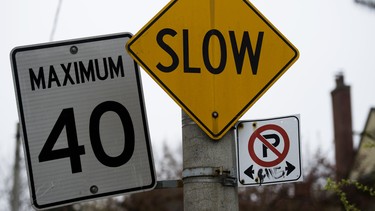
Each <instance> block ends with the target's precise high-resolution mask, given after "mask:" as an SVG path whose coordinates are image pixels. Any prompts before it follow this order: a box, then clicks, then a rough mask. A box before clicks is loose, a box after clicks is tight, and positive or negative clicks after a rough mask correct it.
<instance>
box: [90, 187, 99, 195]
mask: <svg viewBox="0 0 375 211" xmlns="http://www.w3.org/2000/svg"><path fill="white" fill-rule="evenodd" d="M98 191H99V188H98V186H96V185H93V186H91V187H90V192H91V193H92V194H96V193H98Z"/></svg>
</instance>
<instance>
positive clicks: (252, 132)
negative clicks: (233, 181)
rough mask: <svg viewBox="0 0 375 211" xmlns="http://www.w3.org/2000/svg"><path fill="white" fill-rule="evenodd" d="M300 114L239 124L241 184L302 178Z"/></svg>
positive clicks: (267, 182)
mask: <svg viewBox="0 0 375 211" xmlns="http://www.w3.org/2000/svg"><path fill="white" fill-rule="evenodd" d="M299 127H300V126H299V115H296V116H288V117H280V118H273V119H266V120H255V121H240V122H238V124H237V125H236V136H237V151H238V158H237V164H238V168H237V169H238V182H239V183H238V184H239V186H240V187H241V186H242V187H243V186H253V185H267V184H277V183H286V182H297V181H302V179H303V178H302V168H301V152H300V132H299Z"/></svg>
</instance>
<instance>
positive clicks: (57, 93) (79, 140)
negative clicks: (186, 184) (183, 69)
mask: <svg viewBox="0 0 375 211" xmlns="http://www.w3.org/2000/svg"><path fill="white" fill-rule="evenodd" d="M130 37H131V34H128V33H124V34H115V35H107V36H100V37H91V38H86V39H78V40H69V41H62V42H54V43H46V44H40V45H33V46H23V47H17V48H15V49H14V50H13V51H12V53H11V60H12V68H13V76H14V84H15V90H16V97H17V101H18V111H19V117H20V122H21V126H22V135H23V140H24V149H25V153H26V160H27V169H28V176H29V183H30V193H31V194H30V195H31V198H32V204H33V206H34V207H36V208H38V209H42V208H43V209H44V208H51V207H55V206H61V205H65V204H70V203H74V202H79V201H84V200H89V199H95V198H100V197H105V196H113V195H119V194H123V193H129V192H136V191H143V190H148V189H152V188H154V186H155V185H156V178H155V173H154V164H153V158H152V151H151V144H150V140H149V134H148V125H147V118H146V112H145V109H144V101H143V92H142V85H141V78H140V74H139V69H138V66H137V64H136V63H135V62H134V61H133V60H132V59H131V57H130V56H129V55H128V54H127V53H126V52H125V51H124V46H125V43H126V42H127V41H128V40H129V38H130Z"/></svg>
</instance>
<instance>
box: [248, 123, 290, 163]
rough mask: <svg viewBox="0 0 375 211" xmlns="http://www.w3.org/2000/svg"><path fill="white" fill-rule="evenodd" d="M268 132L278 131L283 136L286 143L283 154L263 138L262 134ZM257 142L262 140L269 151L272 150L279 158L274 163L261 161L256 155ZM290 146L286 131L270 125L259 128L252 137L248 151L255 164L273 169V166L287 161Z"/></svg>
mask: <svg viewBox="0 0 375 211" xmlns="http://www.w3.org/2000/svg"><path fill="white" fill-rule="evenodd" d="M266 130H271V131H276V132H278V133H279V134H280V135H281V136H282V139H283V141H284V150H283V151H282V152H279V150H277V149H276V147H274V146H273V145H272V144H271V143H270V142H268V141H267V139H266V138H264V137H263V135H262V134H261V133H262V132H264V131H266ZM255 140H260V141H261V142H262V143H263V144H264V145H265V146H266V147H267V148H268V149H270V150H271V151H272V152H273V153H274V154H275V155H276V157H277V158H276V159H275V160H272V161H264V160H262V159H260V158H259V157H258V156H257V154H255V151H254V143H255ZM289 146H290V141H289V137H288V134H287V133H286V132H285V130H284V129H283V128H281V127H280V126H278V125H274V124H268V125H264V126H261V127H259V128H258V129H256V130H255V131H254V133H253V134H252V135H251V136H250V139H249V144H248V150H249V154H250V157H251V158H252V159H253V161H254V162H255V163H257V164H258V165H260V166H263V167H273V166H276V165H278V164H279V163H281V162H282V161H283V160H284V159H285V157H286V156H287V154H288V151H289Z"/></svg>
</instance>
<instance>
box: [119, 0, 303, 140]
mask: <svg viewBox="0 0 375 211" xmlns="http://www.w3.org/2000/svg"><path fill="white" fill-rule="evenodd" d="M177 1H178V0H174V1H172V2H170V3H169V5H167V7H166V8H164V9H163V10H162V11H161V12H160V13H159V14H158V16H156V17H155V18H153V19H152V21H151V22H149V23H148V24H147V25H146V27H145V28H143V29H142V30H141V31H140V32H138V33H137V34H136V36H134V39H133V40H131V41H130V42H128V44H127V45H126V48H127V50H128V51H129V53H131V54H132V55H133V56H134V57H135V58H137V61H138V62H140V63H141V64H142V66H143V67H144V68H145V69H146V70H147V72H148V73H149V74H151V75H152V77H153V78H154V79H155V80H156V81H157V83H158V84H160V85H161V86H162V88H163V89H164V90H166V91H167V93H168V94H169V95H171V97H172V98H173V99H174V100H175V101H177V102H178V104H179V105H181V106H182V108H183V109H184V110H185V111H186V112H187V113H188V114H189V115H191V116H192V118H193V119H194V120H196V121H198V122H199V125H201V126H202V127H204V128H205V130H206V131H208V132H209V133H210V135H211V136H212V137H214V138H218V137H221V136H222V135H224V134H223V133H224V132H226V131H227V130H229V129H230V127H232V126H233V125H234V124H235V123H236V121H237V120H238V119H240V118H241V116H242V115H243V114H244V113H245V112H246V111H247V110H248V109H249V108H250V105H252V104H253V103H255V102H256V101H257V100H258V99H259V98H260V96H261V95H263V94H264V93H265V91H266V90H267V89H268V88H269V87H270V86H271V85H272V84H273V83H274V82H276V80H277V79H278V78H279V77H280V76H281V75H282V74H283V73H284V72H285V71H286V70H287V69H288V67H289V65H290V64H291V63H293V62H294V61H295V60H296V59H297V58H298V55H299V54H298V51H297V49H296V48H295V47H294V46H293V45H291V43H289V42H288V41H287V40H286V39H285V38H284V36H283V35H282V34H281V33H280V32H279V31H278V30H277V29H276V28H275V27H274V26H273V25H272V24H271V23H270V22H269V21H268V20H267V19H266V18H265V17H264V16H263V15H262V14H260V12H259V11H258V10H257V9H256V8H255V7H254V6H253V5H252V4H251V3H250V2H248V0H242V1H243V2H244V3H245V4H246V5H247V6H248V7H250V9H251V10H252V11H253V12H254V13H255V14H256V15H257V16H258V17H259V18H260V19H262V20H263V22H264V23H266V24H267V26H268V27H269V28H270V29H272V31H274V32H275V33H276V34H277V35H278V36H279V37H280V38H281V39H282V40H283V41H284V42H285V44H287V45H288V46H289V47H290V48H291V49H292V50H293V51H294V53H295V54H294V56H293V57H292V58H291V59H290V60H289V61H288V62H287V63H286V64H285V66H284V67H282V68H281V70H280V71H279V72H277V73H276V75H275V76H274V77H273V78H272V79H271V80H270V81H269V82H268V83H267V84H266V85H265V86H264V87H263V88H262V89H261V90H260V91H259V92H258V93H257V94H256V95H255V96H254V97H253V98H252V99H251V100H250V101H249V102H248V103H247V104H246V105H245V107H244V108H243V109H241V110H240V111H239V112H238V113H237V114H236V115H235V116H234V117H233V118H232V120H230V121H229V122H228V124H227V125H225V126H224V127H223V129H222V130H221V131H219V132H218V133H213V132H212V131H211V130H210V128H209V127H207V126H206V125H205V124H204V123H203V122H202V121H201V120H200V118H198V116H196V115H195V114H194V113H193V112H192V111H191V110H190V109H189V107H188V106H187V105H185V104H184V102H183V101H182V100H181V99H180V98H179V97H178V96H176V95H175V94H174V93H173V92H172V90H170V89H169V88H168V86H166V85H165V84H164V83H163V81H162V80H161V79H160V78H158V77H157V75H156V74H155V73H154V72H153V71H152V70H151V68H150V67H148V66H147V65H146V64H145V63H144V62H143V61H142V60H141V58H139V57H138V55H137V54H136V53H135V52H133V51H132V50H131V45H132V44H133V43H134V42H135V41H136V40H138V38H140V37H141V36H142V35H143V34H144V33H145V32H146V31H147V30H148V29H149V28H150V27H151V26H152V25H153V24H154V23H155V22H157V21H158V20H159V18H160V17H162V16H163V15H164V14H165V13H166V12H167V11H168V10H169V9H170V8H171V7H172V6H173V5H174V4H175V3H176V2H177Z"/></svg>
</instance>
